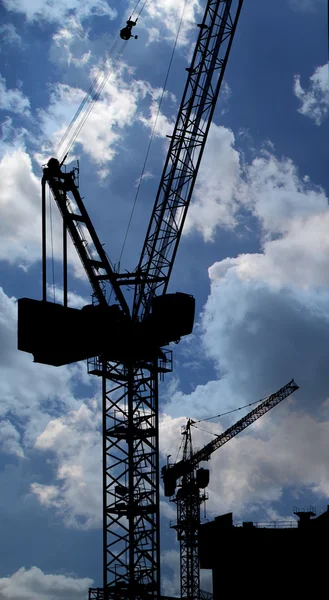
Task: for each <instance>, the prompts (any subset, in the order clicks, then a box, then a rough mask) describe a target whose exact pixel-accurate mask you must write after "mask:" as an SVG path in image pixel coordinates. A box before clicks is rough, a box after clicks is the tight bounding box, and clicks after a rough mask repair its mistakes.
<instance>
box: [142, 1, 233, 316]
mask: <svg viewBox="0 0 329 600" xmlns="http://www.w3.org/2000/svg"><path fill="white" fill-rule="evenodd" d="M242 3H243V0H208V3H207V6H206V9H205V13H204V18H203V21H202V23H201V24H200V25H198V27H199V29H200V32H199V36H198V40H197V42H196V46H195V50H194V54H193V58H192V62H191V66H190V67H189V68H187V69H186V70H187V72H188V77H187V82H186V86H185V90H184V93H183V98H182V101H181V105H180V109H179V112H178V116H177V120H176V124H175V128H174V132H173V134H172V136H170V146H169V150H168V154H167V158H166V162H165V166H164V169H163V173H162V177H161V181H160V185H159V189H158V193H157V196H156V200H155V205H154V208H153V212H152V215H151V219H150V223H149V227H148V231H147V234H146V239H145V242H144V246H143V250H142V254H141V258H140V261H139V265H138V268H137V278H138V279H139V285H137V286H136V290H135V301H134V315H135V316H136V315H138V314H141V315H144V314H146V313H147V312H148V311H149V308H150V299H152V297H153V295H154V294H155V293H156V294H163V293H165V291H166V289H167V285H168V281H169V278H170V274H171V270H172V267H173V264H174V260H175V256H176V252H177V248H178V244H179V241H180V237H181V234H182V230H183V226H184V222H185V218H186V214H187V210H188V207H189V203H190V200H191V196H192V193H193V189H194V185H195V181H196V177H197V174H198V170H199V166H200V162H201V158H202V155H203V151H204V148H205V143H206V139H207V136H208V132H209V128H210V124H211V120H212V117H213V113H214V110H215V106H216V102H217V98H218V94H219V90H220V87H221V83H222V80H223V77H224V72H225V68H226V65H227V61H228V57H229V53H230V49H231V45H232V42H233V37H234V33H235V29H236V25H237V22H238V19H239V15H240V11H241V8H242Z"/></svg>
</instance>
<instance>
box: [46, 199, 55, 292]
mask: <svg viewBox="0 0 329 600" xmlns="http://www.w3.org/2000/svg"><path fill="white" fill-rule="evenodd" d="M47 195H48V205H49V222H50V243H51V265H52V275H53V301H54V302H56V287H55V261H54V237H53V213H52V208H51V195H50V193H49V188H48V194H47Z"/></svg>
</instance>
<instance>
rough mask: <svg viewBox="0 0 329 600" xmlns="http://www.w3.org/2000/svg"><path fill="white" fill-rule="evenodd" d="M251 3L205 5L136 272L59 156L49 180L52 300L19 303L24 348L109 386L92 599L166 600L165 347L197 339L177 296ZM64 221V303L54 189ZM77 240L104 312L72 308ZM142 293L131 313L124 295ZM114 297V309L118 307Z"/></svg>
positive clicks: (184, 298) (186, 299)
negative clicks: (103, 236)
mask: <svg viewBox="0 0 329 600" xmlns="http://www.w3.org/2000/svg"><path fill="white" fill-rule="evenodd" d="M242 4H243V0H207V1H206V2H205V10H204V14H203V19H202V22H201V23H199V24H198V30H199V33H198V38H197V41H196V44H195V48H194V52H193V56H192V61H191V64H190V66H189V67H188V68H187V69H186V71H187V80H186V85H185V89H184V92H183V97H182V101H181V104H180V108H179V111H178V116H177V120H176V124H175V126H174V129H173V133H172V135H171V136H170V144H169V149H168V153H167V158H166V161H165V165H164V169H163V173H162V176H161V180H160V184H159V188H158V193H157V196H156V199H155V204H154V207H153V211H152V214H151V218H150V222H149V226H148V229H147V233H146V238H145V242H144V245H143V248H142V252H141V255H140V260H139V263H138V266H137V268H136V269H135V270H134V271H133V272H131V273H118V272H116V271H115V270H114V269H113V268H112V266H111V263H110V261H109V260H108V258H107V255H106V253H105V251H104V249H103V246H102V244H101V242H100V240H99V238H98V236H97V233H96V231H95V229H94V227H93V225H92V222H91V220H90V217H89V215H88V212H87V209H86V207H85V204H84V202H83V200H82V197H81V195H80V192H79V180H78V170H77V169H73V170H71V171H70V172H66V171H65V169H64V168H63V166H62V164H61V163H59V161H58V160H57V159H56V158H52V159H50V160H49V161H48V163H47V165H46V166H45V167H44V169H43V178H42V273H43V288H42V300H41V301H36V300H31V299H29V298H22V299H20V300H19V301H18V348H19V349H20V350H23V351H26V352H30V353H32V354H33V356H34V359H35V362H40V363H45V364H50V365H54V366H60V365H63V364H68V363H72V362H75V361H79V360H84V359H89V363H88V365H89V372H90V373H92V374H94V375H97V376H100V377H101V378H102V411H103V414H102V416H103V420H102V423H103V425H102V434H103V438H102V439H103V586H102V587H100V588H93V589H91V590H90V592H89V598H97V599H99V600H100V599H101V598H102V599H106V600H109V599H116V600H121V599H129V600H146V599H147V600H152V599H154V600H155V599H158V598H160V543H159V540H160V533H159V506H160V502H159V493H160V492H159V424H158V379H159V375H161V374H163V373H166V372H170V371H171V369H172V359H171V351H170V350H168V349H165V348H164V346H166V345H167V344H169V343H170V342H171V341H178V340H179V339H180V338H181V337H182V336H184V335H187V334H188V333H190V332H191V331H192V327H193V319H194V298H193V297H192V296H190V295H188V294H179V293H178V294H167V288H168V284H169V279H170V275H171V271H172V268H173V265H174V261H175V257H176V253H177V250H178V246H179V242H180V238H181V235H182V231H183V227H184V222H185V218H186V214H187V210H188V207H189V204H190V200H191V197H192V193H193V189H194V185H195V181H196V178H197V174H198V170H199V166H200V163H201V158H202V155H203V151H204V148H205V144H206V140H207V136H208V133H209V128H210V124H211V121H212V117H213V114H214V110H215V106H216V101H217V98H218V94H219V91H220V88H221V84H222V81H223V77H224V72H225V68H226V65H227V62H228V58H229V54H230V50H231V46H232V42H233V38H234V34H235V31H236V26H237V23H238V20H239V16H240V12H241V8H242ZM48 188H49V189H50V191H51V194H52V196H53V198H54V200H55V201H56V204H57V206H58V208H59V211H60V213H61V216H62V218H63V290H64V292H63V304H62V305H60V304H55V303H54V302H49V301H48V300H47V243H46V242H47V240H46V191H47V189H48ZM67 233H69V235H70V237H71V239H72V241H73V244H74V246H75V248H76V250H77V252H78V254H79V256H80V259H81V262H82V264H83V267H84V269H85V271H86V274H87V276H88V278H89V281H90V283H91V286H92V290H93V298H94V303H93V304H91V305H88V306H86V307H84V308H82V309H81V310H77V309H73V308H70V307H69V306H68V278H67V269H68V261H67ZM127 286H129V288H130V289H131V288H134V291H135V293H134V300H133V303H132V306H129V303H128V301H127V300H126V297H125V294H124V293H123V291H122V290H123V288H126V287H127ZM112 291H113V292H114V296H115V299H116V301H115V303H114V304H112V305H110V303H109V298H110V297H111V292H112Z"/></svg>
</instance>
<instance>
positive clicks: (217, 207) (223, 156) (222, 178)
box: [184, 124, 240, 241]
mask: <svg viewBox="0 0 329 600" xmlns="http://www.w3.org/2000/svg"><path fill="white" fill-rule="evenodd" d="M234 143H235V138H234V135H233V133H232V131H231V130H229V129H226V128H225V127H218V126H217V125H215V124H212V125H211V128H210V132H209V138H208V141H207V146H206V149H205V152H204V156H203V161H202V165H201V167H200V172H199V175H198V180H197V183H196V186H195V191H194V195H193V201H192V203H191V206H190V209H189V212H188V214H187V219H186V224H185V228H184V233H185V234H188V233H190V232H191V231H193V230H196V231H199V232H200V233H201V234H202V236H203V238H204V240H205V241H212V239H213V235H214V233H215V230H216V227H218V226H223V227H232V226H233V225H234V224H235V218H234V214H235V212H236V210H237V206H238V204H237V200H236V191H237V185H238V184H239V177H240V156H239V153H238V152H237V150H236V149H235V148H234Z"/></svg>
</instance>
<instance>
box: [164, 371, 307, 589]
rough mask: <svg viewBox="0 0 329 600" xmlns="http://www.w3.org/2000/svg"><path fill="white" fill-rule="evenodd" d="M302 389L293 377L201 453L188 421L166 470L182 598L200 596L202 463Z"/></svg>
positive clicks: (204, 473)
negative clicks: (174, 517) (175, 458)
mask: <svg viewBox="0 0 329 600" xmlns="http://www.w3.org/2000/svg"><path fill="white" fill-rule="evenodd" d="M298 389H299V387H298V385H297V384H296V383H295V381H294V380H293V379H292V380H291V381H289V383H287V384H286V385H285V386H284V387H282V388H281V389H280V390H278V391H277V392H275V393H274V394H272V395H271V396H269V397H268V398H266V399H265V400H264V401H263V402H261V403H260V404H259V405H258V406H257V407H256V408H254V409H253V410H251V411H250V412H249V413H248V414H247V415H245V416H244V417H243V418H242V419H240V420H239V421H237V422H236V423H235V424H234V425H232V426H231V427H229V429H227V430H226V431H224V432H223V433H221V434H220V435H218V436H216V437H215V439H213V440H212V441H211V442H209V443H208V444H206V445H205V446H204V447H203V448H202V449H201V450H198V451H197V452H193V446H192V436H191V426H192V425H193V423H194V421H192V419H189V420H188V422H187V425H186V427H185V428H184V429H183V432H182V433H183V435H184V438H185V439H184V445H183V457H182V459H181V460H180V461H179V462H177V463H175V464H172V465H170V464H167V465H166V466H164V467H163V469H162V478H163V483H164V493H165V496H169V497H170V496H172V498H171V500H172V502H175V503H176V506H177V522H176V524H175V525H173V527H174V529H176V531H177V538H178V541H179V543H180V583H181V598H184V599H186V600H199V598H200V564H199V527H200V506H201V504H202V503H204V502H205V500H206V493H205V492H204V490H205V488H206V487H207V486H208V484H209V470H208V469H204V468H202V467H201V468H200V463H201V462H202V461H207V460H209V459H210V457H211V455H212V454H213V453H214V452H215V451H216V450H218V449H219V448H221V447H222V446H223V445H224V444H226V443H227V442H228V441H229V440H231V439H232V438H234V437H235V436H236V435H238V434H239V433H240V432H241V431H243V430H244V429H246V428H247V427H249V426H250V425H251V424H252V423H254V422H255V421H257V420H258V419H259V418H260V417H262V416H263V415H265V414H266V413H267V412H269V411H270V410H272V408H274V407H275V406H277V405H278V404H280V402H282V400H284V399H285V398H287V397H288V396H290V395H291V394H292V393H293V392H295V391H296V390H298ZM178 482H179V483H178ZM177 486H178V489H177V491H176V488H177Z"/></svg>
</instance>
